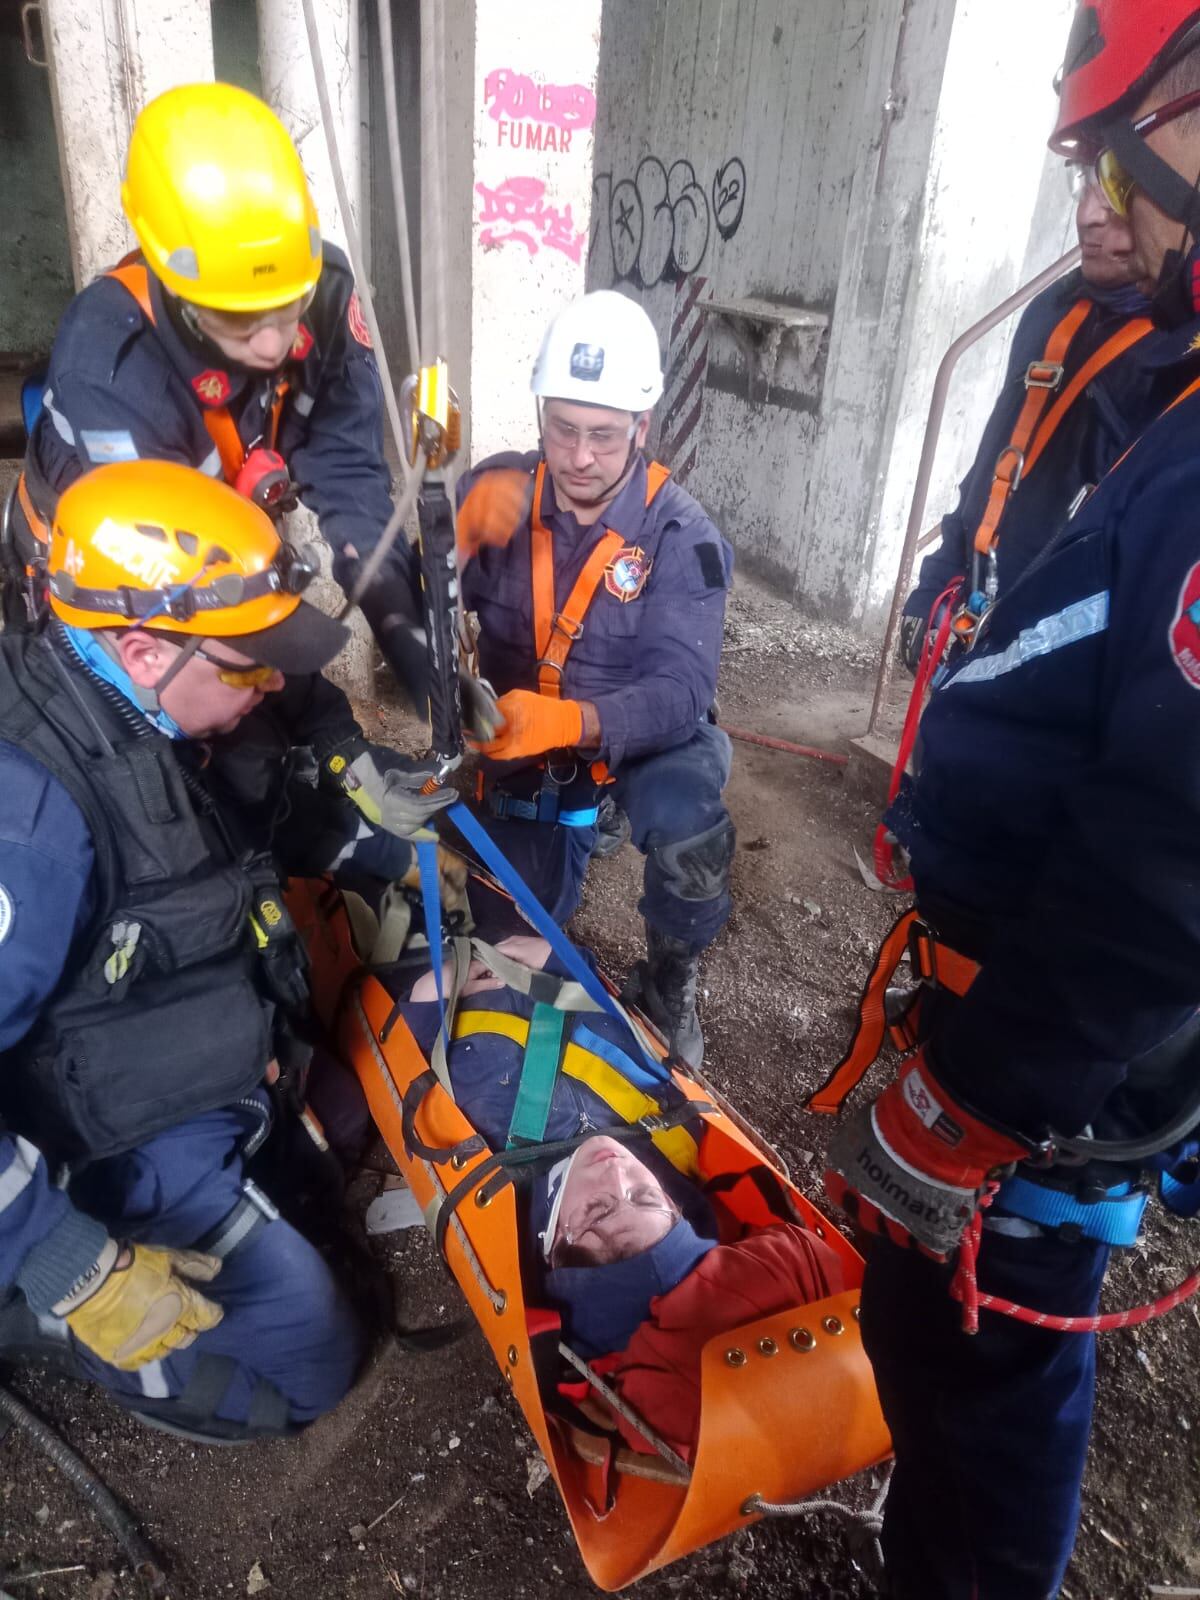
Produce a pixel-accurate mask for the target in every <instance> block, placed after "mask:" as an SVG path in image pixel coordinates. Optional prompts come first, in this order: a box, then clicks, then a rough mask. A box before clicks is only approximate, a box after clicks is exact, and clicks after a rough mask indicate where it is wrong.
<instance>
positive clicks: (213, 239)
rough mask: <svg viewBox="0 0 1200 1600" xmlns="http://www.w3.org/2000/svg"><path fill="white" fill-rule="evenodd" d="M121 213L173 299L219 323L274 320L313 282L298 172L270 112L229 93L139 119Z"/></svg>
mask: <svg viewBox="0 0 1200 1600" xmlns="http://www.w3.org/2000/svg"><path fill="white" fill-rule="evenodd" d="M121 205H122V206H123V208H124V211H125V215H126V216H127V217H128V218H129V221H130V225H131V226H132V228H133V231H134V233H136V234H137V237H138V243H139V244H140V245H141V247H142V253H143V255H144V256H145V258H146V265H147V266H148V267H149V268H150V271H151V272H153V273H154V274H155V276H156V277H157V278H159V279H160V280H161V281H162V283H163V284H165V286H166V287H167V288H168V289H169V290H170V291H171V293H172V294H175V295H178V296H179V298H180V299H181V300H187V301H190V302H191V303H193V304H194V305H198V306H211V307H212V308H213V309H214V310H217V311H234V312H237V311H242V312H246V311H248V312H254V311H271V310H274V309H275V308H277V307H279V306H285V305H290V304H292V302H293V301H296V300H300V299H302V298H303V297H304V296H305V295H306V294H308V293H309V291H310V290H311V289H312V288H313V286H314V285H315V284H316V282H317V279H318V278H319V277H320V276H321V230H320V227H319V226H318V222H317V211H316V207H315V206H314V205H313V202H312V196H311V195H310V193H309V189H308V181H307V179H306V178H305V176H304V168H303V167H302V166H301V164H300V157H299V155H298V154H297V152H296V147H295V145H294V144H293V143H292V140H291V138H290V136H289V134H288V131H287V129H286V128H285V127H284V125H283V123H282V122H280V120H279V118H278V117H277V116H276V115H275V113H274V112H273V111H272V110H271V108H270V107H269V106H267V105H264V104H263V102H262V101H261V100H259V99H258V98H257V97H256V96H255V95H252V94H248V93H247V92H246V90H245V89H236V88H234V87H233V85H232V84H228V83H189V84H184V85H182V86H181V87H179V88H176V89H168V90H167V91H166V93H165V94H160V95H159V96H158V97H157V98H156V99H154V100H151V102H150V104H149V105H148V106H146V107H145V109H144V110H143V111H142V112H141V114H140V116H139V117H138V119H137V121H136V122H135V123H134V127H133V134H132V137H131V138H130V141H129V159H128V162H127V163H126V168H125V181H124V183H123V184H122V185H121Z"/></svg>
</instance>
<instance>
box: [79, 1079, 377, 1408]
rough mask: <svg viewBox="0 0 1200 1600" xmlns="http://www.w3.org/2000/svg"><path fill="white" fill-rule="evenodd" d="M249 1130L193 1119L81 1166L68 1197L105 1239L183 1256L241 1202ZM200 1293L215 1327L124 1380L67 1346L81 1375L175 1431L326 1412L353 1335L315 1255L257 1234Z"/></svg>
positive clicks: (267, 1232) (341, 1389)
mask: <svg viewBox="0 0 1200 1600" xmlns="http://www.w3.org/2000/svg"><path fill="white" fill-rule="evenodd" d="M257 1126H258V1119H256V1118H254V1117H253V1115H252V1114H251V1113H248V1112H245V1111H242V1110H240V1109H239V1108H237V1107H230V1108H226V1109H223V1110H220V1111H211V1112H208V1113H207V1114H206V1115H204V1116H202V1117H195V1118H193V1119H192V1120H191V1121H190V1122H185V1123H181V1124H180V1125H179V1126H178V1127H175V1128H169V1129H167V1131H166V1132H165V1133H161V1134H158V1135H157V1136H156V1137H155V1138H153V1139H151V1140H149V1141H148V1142H147V1143H145V1144H143V1145H140V1146H139V1147H138V1148H137V1149H135V1150H130V1151H127V1152H125V1153H124V1154H122V1155H119V1156H111V1157H109V1158H107V1159H105V1160H103V1161H97V1162H94V1163H92V1164H91V1165H90V1166H88V1167H87V1168H85V1169H84V1170H83V1171H82V1172H81V1173H80V1174H79V1176H78V1177H77V1178H76V1179H75V1180H74V1182H73V1183H72V1185H71V1198H72V1199H73V1200H74V1202H75V1203H76V1204H77V1205H78V1206H79V1207H80V1209H81V1210H84V1211H86V1212H88V1213H89V1214H90V1215H91V1216H94V1217H96V1218H98V1219H99V1220H100V1221H101V1222H104V1223H105V1224H107V1226H108V1228H109V1231H110V1232H111V1233H112V1234H113V1235H114V1236H115V1237H116V1238H120V1239H129V1240H133V1241H136V1242H138V1243H144V1244H157V1245H171V1246H175V1247H180V1248H182V1247H192V1246H194V1245H196V1244H197V1242H198V1241H200V1240H203V1239H204V1237H205V1235H206V1234H209V1233H210V1232H211V1231H212V1230H213V1229H215V1228H216V1227H217V1225H218V1224H219V1223H221V1222H223V1221H224V1219H225V1218H226V1217H227V1216H228V1215H229V1213H230V1212H231V1211H232V1210H233V1208H234V1207H235V1206H236V1205H237V1203H238V1201H239V1200H240V1199H241V1198H242V1194H243V1189H242V1182H243V1164H242V1155H241V1147H242V1144H243V1142H244V1140H245V1139H246V1136H247V1134H248V1133H249V1132H250V1131H251V1130H252V1129H253V1128H255V1127H257ZM200 1287H201V1289H202V1291H203V1293H204V1294H205V1295H207V1296H208V1297H209V1299H211V1300H215V1301H216V1302H217V1303H218V1304H219V1305H220V1306H221V1307H222V1308H223V1309H224V1312H225V1315H224V1318H223V1319H222V1321H221V1322H219V1323H218V1324H217V1326H216V1327H215V1328H213V1329H211V1330H210V1331H209V1332H207V1333H202V1334H200V1335H199V1337H198V1338H197V1339H196V1341H195V1342H194V1343H193V1344H192V1345H190V1346H189V1347H188V1348H187V1349H186V1350H180V1351H178V1352H175V1353H173V1354H171V1355H169V1356H166V1357H165V1358H164V1359H162V1360H161V1361H154V1362H151V1363H149V1365H148V1366H145V1367H141V1368H139V1369H138V1370H137V1371H135V1372H121V1371H119V1370H118V1369H117V1368H116V1367H112V1366H109V1365H108V1364H107V1363H106V1362H103V1361H101V1360H100V1359H99V1357H97V1356H95V1355H93V1354H92V1353H91V1351H89V1350H86V1349H84V1348H83V1347H82V1346H81V1345H79V1344H78V1343H77V1344H76V1346H75V1348H76V1353H77V1355H78V1358H79V1361H80V1364H81V1366H82V1367H83V1368H84V1370H85V1371H86V1373H87V1374H88V1376H89V1377H91V1378H93V1379H95V1381H96V1382H97V1383H100V1384H102V1385H103V1386H104V1387H105V1388H106V1389H109V1390H111V1391H113V1392H114V1393H116V1394H117V1395H118V1396H119V1397H120V1398H121V1400H122V1402H123V1403H124V1404H126V1405H129V1406H132V1407H134V1408H135V1409H145V1410H148V1411H153V1412H157V1413H159V1414H160V1415H163V1416H164V1417H168V1418H170V1417H172V1416H173V1415H175V1413H176V1411H177V1410H178V1411H179V1412H180V1413H181V1414H179V1415H178V1420H179V1421H180V1422H181V1423H182V1424H184V1425H188V1424H192V1423H196V1424H202V1423H203V1420H204V1414H206V1413H207V1414H210V1415H212V1416H215V1417H216V1418H218V1419H223V1420H225V1421H227V1422H231V1423H247V1422H249V1423H250V1424H252V1425H255V1424H257V1423H258V1422H259V1421H260V1420H264V1421H265V1420H266V1419H267V1418H270V1419H271V1421H272V1422H273V1423H275V1422H277V1421H278V1419H279V1418H281V1417H284V1418H285V1425H286V1426H288V1427H290V1426H291V1425H298V1424H302V1423H305V1422H311V1421H312V1420H313V1418H315V1417H318V1416H320V1415H321V1414H322V1413H323V1412H325V1411H328V1410H330V1409H331V1408H332V1407H333V1406H334V1405H336V1404H337V1402H338V1401H339V1400H340V1399H341V1398H342V1396H343V1395H344V1394H345V1393H346V1391H347V1390H348V1389H349V1387H350V1385H351V1383H352V1382H353V1381H354V1376H355V1373H356V1372H357V1370H358V1367H359V1364H360V1362H361V1360H362V1356H363V1351H364V1338H363V1334H362V1332H361V1330H360V1328H359V1326H358V1322H357V1319H356V1318H355V1316H354V1313H353V1311H352V1310H351V1308H350V1306H349V1304H348V1302H347V1301H346V1299H345V1298H344V1296H343V1295H342V1293H341V1290H340V1289H339V1288H338V1287H337V1285H336V1284H335V1282H334V1280H333V1277H332V1276H331V1274H330V1272H329V1269H328V1267H327V1266H326V1265H325V1263H324V1261H323V1260H322V1259H321V1257H320V1255H319V1254H318V1253H317V1251H316V1250H315V1249H314V1248H313V1247H312V1245H310V1244H309V1243H308V1242H307V1241H306V1240H305V1239H303V1238H302V1237H301V1236H300V1234H298V1233H297V1232H296V1230H295V1229H294V1228H292V1227H291V1226H290V1225H289V1224H288V1223H286V1222H284V1221H282V1220H281V1219H277V1220H275V1221H273V1222H268V1223H266V1224H265V1225H264V1226H262V1227H260V1228H258V1229H257V1231H256V1232H254V1233H253V1234H252V1235H251V1236H250V1237H249V1239H248V1241H247V1242H246V1243H245V1244H244V1245H243V1246H242V1247H240V1248H236V1247H235V1248H234V1249H233V1251H232V1252H231V1253H230V1254H229V1255H228V1256H227V1257H226V1258H225V1261H224V1264H223V1265H222V1268H221V1271H220V1272H219V1273H218V1274H217V1276H216V1277H215V1278H214V1279H213V1281H212V1283H211V1284H203V1285H201V1286H200ZM279 1397H282V1403H281V1401H280V1398H279ZM193 1413H195V1414H194V1415H193ZM268 1431H279V1429H278V1428H277V1427H271V1428H269V1429H268Z"/></svg>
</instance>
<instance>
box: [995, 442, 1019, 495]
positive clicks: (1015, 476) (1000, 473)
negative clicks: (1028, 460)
mask: <svg viewBox="0 0 1200 1600" xmlns="http://www.w3.org/2000/svg"><path fill="white" fill-rule="evenodd" d="M1009 456H1011V457H1012V458H1013V461H1014V463H1015V465H1014V466H1013V468H1012V471H1011V472H1008V473H1006V472H1005V471H1004V470H1003V469H1004V463H1005V462H1006V461H1007V460H1008V458H1009ZM994 472H995V478H996V479H997V480H998V481H999V482H1001V483H1004V484H1007V485H1008V492H1009V494H1016V492H1017V490H1018V489H1019V488H1020V487H1021V479H1022V478H1023V477H1024V475H1025V452H1024V450H1019V449H1018V448H1017V446H1016V445H1015V444H1006V445H1005V446H1004V449H1003V450H1001V452H1000V454H999V455H998V456H997V457H996V466H995V469H994Z"/></svg>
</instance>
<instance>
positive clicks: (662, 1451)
mask: <svg viewBox="0 0 1200 1600" xmlns="http://www.w3.org/2000/svg"><path fill="white" fill-rule="evenodd" d="M558 1353H559V1355H560V1356H562V1358H563V1359H564V1361H569V1362H570V1364H571V1365H572V1366H573V1367H574V1368H575V1370H576V1372H578V1373H580V1374H581V1375H582V1376H583V1377H585V1378H586V1379H587V1381H588V1382H589V1383H590V1384H591V1386H592V1388H593V1389H595V1390H596V1392H597V1394H600V1395H602V1396H603V1397H604V1399H605V1400H606V1401H607V1402H608V1404H609V1405H610V1406H611V1407H612V1408H613V1410H614V1411H615V1412H616V1413H617V1415H618V1416H621V1417H624V1418H625V1421H626V1422H627V1423H628V1424H629V1426H630V1427H631V1428H636V1429H637V1431H638V1432H639V1433H640V1434H641V1436H642V1438H643V1439H645V1440H646V1442H647V1443H648V1444H652V1445H653V1446H654V1448H655V1449H656V1450H657V1451H658V1453H659V1455H660V1456H661V1457H662V1458H663V1460H664V1461H666V1462H668V1463H669V1464H670V1465H671V1466H672V1467H674V1468H675V1471H676V1472H678V1473H681V1474H682V1476H683V1477H684V1478H685V1479H686V1480H687V1481H688V1482H690V1481H691V1477H692V1469H691V1468H690V1467H689V1466H688V1464H687V1462H686V1461H685V1460H684V1459H683V1457H682V1456H681V1455H680V1454H679V1453H678V1452H677V1451H675V1450H672V1448H671V1446H670V1445H669V1444H668V1443H667V1441H666V1440H665V1439H664V1438H663V1437H662V1435H661V1434H659V1433H655V1431H654V1429H653V1428H652V1427H651V1426H650V1424H649V1423H648V1422H647V1421H645V1419H644V1418H642V1417H639V1416H638V1414H637V1412H636V1411H635V1410H634V1409H633V1407H632V1406H631V1405H630V1404H629V1403H628V1402H627V1401H625V1400H622V1399H621V1396H620V1395H619V1394H618V1393H617V1391H616V1390H615V1389H614V1388H613V1387H612V1386H611V1384H607V1383H605V1381H604V1379H603V1378H601V1377H598V1376H597V1375H596V1373H594V1372H593V1371H592V1369H591V1367H589V1366H588V1364H587V1362H586V1361H585V1360H584V1359H583V1358H582V1356H577V1355H576V1354H575V1352H574V1350H572V1349H571V1347H570V1345H568V1344H564V1342H563V1341H562V1340H561V1339H560V1340H559V1342H558Z"/></svg>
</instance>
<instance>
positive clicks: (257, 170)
mask: <svg viewBox="0 0 1200 1600" xmlns="http://www.w3.org/2000/svg"><path fill="white" fill-rule="evenodd" d="M121 203H122V206H123V207H124V210H125V214H126V216H127V217H128V219H129V222H130V225H131V226H132V228H133V231H134V233H135V235H136V236H137V240H138V245H139V249H138V251H136V252H135V253H134V254H133V255H131V256H128V257H126V259H125V260H124V261H123V262H121V263H120V264H119V265H117V266H115V267H114V268H112V269H111V270H110V271H108V272H106V273H103V274H102V275H101V276H100V277H98V278H97V279H95V280H94V281H93V282H92V283H90V284H89V285H88V286H87V287H86V288H85V289H84V290H83V291H82V293H80V294H79V295H77V296H76V298H75V300H74V301H73V302H72V303H71V305H70V306H69V307H68V309H67V312H66V314H65V316H64V317H63V320H62V324H61V326H60V328H59V331H58V334H57V337H56V338H55V342H54V348H53V350H52V352H51V356H50V365H49V371H48V373H47V378H46V387H45V391H44V404H43V409H42V413H41V415H40V417H39V419H38V421H37V423H36V425H35V427H34V429H33V432H32V435H31V438H30V441H29V448H28V452H27V455H26V460H25V470H24V474H23V476H22V479H21V482H20V485H19V489H18V495H17V501H16V504H15V506H14V507H13V516H12V534H11V538H12V542H13V544H14V546H15V549H14V550H13V551H12V552H11V553H10V557H9V561H8V565H9V567H10V570H11V569H12V568H14V567H15V568H18V569H23V570H22V573H21V576H22V578H23V579H24V587H25V589H26V592H27V594H28V595H29V599H28V601H27V602H26V605H27V606H28V607H29V608H30V609H32V610H33V611H34V612H35V613H36V612H37V610H38V609H39V592H41V591H44V580H43V579H42V578H41V570H42V566H43V563H44V557H45V540H46V536H47V533H48V529H49V526H50V523H51V521H52V520H53V516H54V509H55V505H56V503H57V499H58V496H59V495H60V494H61V493H62V492H63V490H64V489H66V488H67V487H68V485H70V484H71V483H73V482H74V481H75V479H76V478H78V477H79V476H80V474H81V473H83V472H86V471H88V470H89V468H91V467H94V466H99V465H103V464H111V463H114V462H121V461H134V460H145V459H156V460H167V461H177V462H183V463H186V464H187V465H189V466H192V467H196V468H198V469H199V470H200V471H201V472H203V473H205V474H206V475H207V476H209V477H210V478H214V479H217V480H220V479H224V480H225V482H227V483H230V484H232V485H233V486H234V487H235V488H236V489H237V490H238V491H239V492H240V493H242V494H244V495H245V496H247V497H248V498H249V499H251V500H253V501H254V502H255V503H256V504H259V505H262V506H263V507H264V508H265V509H267V510H268V511H271V512H273V513H277V512H279V511H281V510H283V509H286V508H287V507H288V506H289V505H291V504H294V503H295V496H296V495H298V496H299V498H300V499H301V500H302V501H303V502H304V504H305V505H307V506H309V507H310V508H311V509H312V510H313V511H314V512H315V513H316V515H317V518H318V521H319V524H320V528H321V532H322V535H323V536H324V538H325V540H326V541H327V543H328V544H329V545H330V547H331V548H332V550H333V557H334V560H333V570H334V576H335V577H336V578H337V580H338V582H339V583H340V584H341V585H342V587H343V588H344V589H345V590H346V591H347V592H348V593H349V592H350V591H351V590H352V589H353V587H354V584H355V579H356V575H357V573H358V571H359V569H360V564H361V562H362V561H363V560H364V559H365V558H366V556H367V555H368V554H369V553H370V551H371V550H372V548H373V547H374V546H375V544H376V543H377V541H378V539H379V537H380V535H381V533H382V532H383V529H384V527H385V525H386V523H387V521H388V518H389V517H390V515H391V510H392V501H391V493H390V487H391V474H390V471H389V469H388V466H387V464H386V462H385V459H384V450H383V420H382V418H383V407H382V390H381V386H380V378H379V370H378V367H377V365H376V361H375V356H374V353H373V351H372V348H371V338H370V335H369V333H368V331H367V325H366V322H365V320H364V317H363V312H362V307H361V305H360V304H359V300H358V296H357V294H356V293H355V289H354V280H353V277H352V275H351V272H350V268H349V265H348V263H347V261H346V258H345V257H344V255H343V254H342V252H341V251H340V250H338V249H337V248H336V247H334V246H333V245H331V244H329V243H327V242H323V241H322V238H321V234H320V229H319V225H318V219H317V213H316V210H315V208H314V206H313V202H312V198H311V196H310V194H309V190H308V185H307V183H306V181H305V177H304V171H303V168H302V167H301V164H300V158H299V156H298V155H297V153H296V148H295V146H294V145H293V143H292V141H291V139H290V137H289V136H288V133H287V131H286V129H285V128H284V127H283V124H282V123H281V122H280V121H279V119H278V118H277V117H276V116H275V114H274V113H273V112H272V111H271V110H270V109H269V108H268V107H267V106H266V105H264V104H263V103H262V101H260V100H258V99H256V98H255V97H254V96H253V95H251V94H248V93H246V92H245V91H244V90H242V89H237V88H234V87H233V86H231V85H229V84H222V83H203V84H188V85H185V86H183V87H180V88H175V89H170V90H168V91H167V92H166V93H165V94H162V95H160V96H158V98H157V99H155V100H153V101H151V103H150V104H149V105H148V106H146V108H145V109H144V110H143V111H142V113H141V115H140V116H139V117H138V119H137V122H136V124H135V126H134V130H133V135H132V138H131V140H130V146H129V158H128V164H127V168H126V173H125V180H124V182H123V184H122V186H121ZM416 583H417V577H416V564H415V561H414V559H413V556H412V552H411V550H410V547H409V545H408V543H407V541H406V540H405V539H404V538H403V537H401V538H400V539H398V540H397V542H396V544H395V545H394V547H393V549H392V551H391V553H390V555H389V558H388V560H387V562H386V563H385V565H384V567H383V569H382V571H381V572H380V574H379V576H378V578H377V580H376V581H375V583H374V585H373V586H372V588H371V589H370V591H369V592H368V594H367V595H366V596H364V598H363V609H364V611H365V613H366V615H367V617H368V620H369V621H370V622H371V625H372V627H373V628H374V630H375V632H376V636H377V638H378V639H379V642H380V645H381V647H382V648H383V651H384V653H385V655H386V657H387V659H388V661H389V663H390V664H391V666H392V667H393V668H394V670H395V671H396V673H397V676H398V677H399V678H400V680H401V683H402V684H403V686H404V687H405V688H406V689H407V690H408V691H409V693H410V694H411V695H412V696H413V699H414V703H415V704H416V705H417V706H418V708H419V709H422V710H423V709H424V705H425V699H426V691H425V688H424V683H425V636H424V632H423V630H422V628H421V626H420V622H419V616H420V611H419V604H418V601H417V589H416ZM8 589H9V592H8V600H7V607H6V609H7V614H8V617H9V621H10V622H11V621H12V620H13V619H14V613H15V611H16V610H17V607H16V605H15V604H14V601H15V600H16V599H17V598H18V595H17V593H16V591H17V589H18V584H15V583H13V582H11V581H10V583H9V586H8ZM25 608H26V607H25V606H22V607H21V609H22V610H24V609H25ZM472 705H474V701H472V700H469V701H468V709H470V707H471V706H472ZM328 759H331V760H340V757H337V756H336V755H335V756H331V757H329V758H328ZM341 770H344V764H343V766H342V768H341ZM426 776H428V773H425V772H423V773H422V778H424V777H426ZM417 787H418V788H419V785H418V786H417ZM439 803H440V797H438V796H434V797H433V799H432V800H431V802H430V809H433V808H436V806H437V805H438V804H439Z"/></svg>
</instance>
